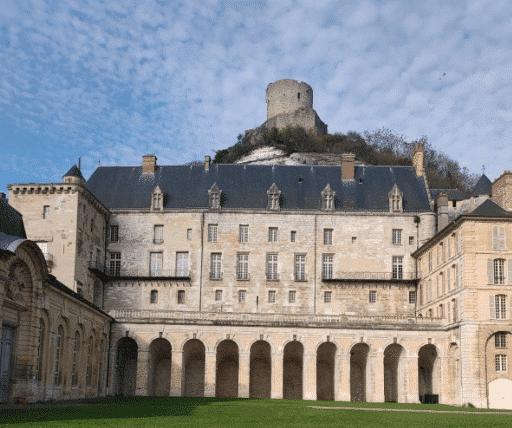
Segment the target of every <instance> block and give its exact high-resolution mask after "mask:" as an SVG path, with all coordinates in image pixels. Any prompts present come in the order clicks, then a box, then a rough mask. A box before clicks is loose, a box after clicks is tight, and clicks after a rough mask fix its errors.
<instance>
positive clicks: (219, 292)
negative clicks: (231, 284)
mask: <svg viewBox="0 0 512 428" xmlns="http://www.w3.org/2000/svg"><path fill="white" fill-rule="evenodd" d="M221 300H222V290H215V301H217V302H220V301H221Z"/></svg>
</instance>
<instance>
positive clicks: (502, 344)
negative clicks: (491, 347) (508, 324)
mask: <svg viewBox="0 0 512 428" xmlns="http://www.w3.org/2000/svg"><path fill="white" fill-rule="evenodd" d="M494 344H495V346H496V348H506V347H507V335H506V333H496V334H495V335H494Z"/></svg>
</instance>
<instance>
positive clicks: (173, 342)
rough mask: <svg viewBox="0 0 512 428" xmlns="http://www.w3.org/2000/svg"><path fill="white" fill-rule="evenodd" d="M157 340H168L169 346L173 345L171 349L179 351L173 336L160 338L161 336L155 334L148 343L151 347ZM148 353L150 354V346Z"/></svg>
mask: <svg viewBox="0 0 512 428" xmlns="http://www.w3.org/2000/svg"><path fill="white" fill-rule="evenodd" d="M157 339H165V340H167V342H169V344H170V345H171V348H172V349H173V350H176V349H178V347H177V346H176V343H175V341H174V340H173V339H174V338H173V337H172V336H171V335H162V336H160V334H154V335H152V336H150V337H149V339H148V343H149V344H150V345H151V343H152V342H154V341H155V340H157ZM185 342H186V340H185V341H184V342H183V343H185ZM182 349H183V348H182ZM148 352H149V346H148Z"/></svg>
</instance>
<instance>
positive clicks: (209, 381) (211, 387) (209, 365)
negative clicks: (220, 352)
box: [204, 351, 216, 397]
mask: <svg viewBox="0 0 512 428" xmlns="http://www.w3.org/2000/svg"><path fill="white" fill-rule="evenodd" d="M215 362H216V353H215V352H211V351H210V352H206V353H205V361H204V371H205V373H204V396H205V397H215V375H216V372H215V370H216V365H215Z"/></svg>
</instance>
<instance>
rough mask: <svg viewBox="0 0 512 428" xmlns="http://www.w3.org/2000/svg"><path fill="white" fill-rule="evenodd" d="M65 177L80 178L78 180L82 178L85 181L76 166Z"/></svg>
mask: <svg viewBox="0 0 512 428" xmlns="http://www.w3.org/2000/svg"><path fill="white" fill-rule="evenodd" d="M62 177H63V178H64V177H78V178H81V179H82V180H84V176H83V175H82V173H81V172H80V170H79V169H78V167H77V166H76V165H73V166H72V167H71V168H70V169H69V171H68V172H66V173H65V174H64V175H63V176H62Z"/></svg>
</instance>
